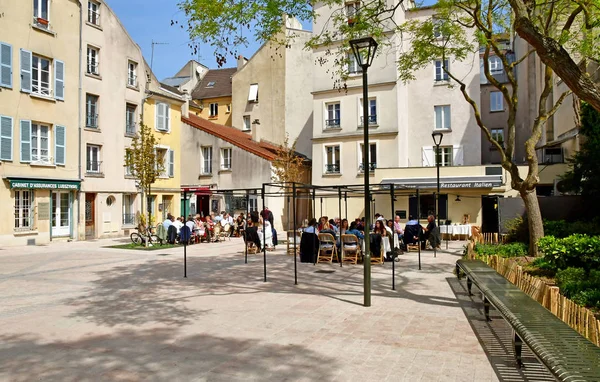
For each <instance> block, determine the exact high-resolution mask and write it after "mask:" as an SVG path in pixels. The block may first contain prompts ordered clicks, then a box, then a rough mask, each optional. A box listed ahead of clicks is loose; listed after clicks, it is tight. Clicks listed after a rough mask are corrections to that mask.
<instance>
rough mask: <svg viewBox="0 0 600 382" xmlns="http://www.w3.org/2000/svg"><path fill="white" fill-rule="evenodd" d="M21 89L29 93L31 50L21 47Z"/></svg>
mask: <svg viewBox="0 0 600 382" xmlns="http://www.w3.org/2000/svg"><path fill="white" fill-rule="evenodd" d="M21 91H22V92H24V93H31V52H30V51H28V50H23V49H21Z"/></svg>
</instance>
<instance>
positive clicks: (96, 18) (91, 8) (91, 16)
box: [88, 1, 100, 25]
mask: <svg viewBox="0 0 600 382" xmlns="http://www.w3.org/2000/svg"><path fill="white" fill-rule="evenodd" d="M88 22H89V23H90V24H94V25H100V4H98V3H96V2H95V1H88Z"/></svg>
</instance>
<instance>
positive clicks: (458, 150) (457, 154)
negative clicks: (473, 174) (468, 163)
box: [452, 145, 464, 166]
mask: <svg viewBox="0 0 600 382" xmlns="http://www.w3.org/2000/svg"><path fill="white" fill-rule="evenodd" d="M452 154H453V155H454V158H452V165H454V166H462V165H464V163H463V162H464V159H463V157H464V155H463V147H462V146H458V145H455V146H453V147H452Z"/></svg>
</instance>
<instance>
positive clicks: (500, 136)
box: [490, 129, 504, 145]
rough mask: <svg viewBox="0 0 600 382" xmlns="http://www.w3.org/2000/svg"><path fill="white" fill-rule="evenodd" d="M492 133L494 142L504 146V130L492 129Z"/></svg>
mask: <svg viewBox="0 0 600 382" xmlns="http://www.w3.org/2000/svg"><path fill="white" fill-rule="evenodd" d="M490 132H491V133H492V139H493V140H495V141H496V142H498V143H499V144H501V145H502V144H504V129H492V130H491V131H490Z"/></svg>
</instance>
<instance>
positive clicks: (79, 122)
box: [76, 0, 85, 237]
mask: <svg viewBox="0 0 600 382" xmlns="http://www.w3.org/2000/svg"><path fill="white" fill-rule="evenodd" d="M82 1H83V0H79V1H77V5H79V89H78V98H77V120H78V122H77V124H78V139H79V145H78V146H77V147H78V150H77V152H78V162H79V163H78V169H77V170H78V171H77V179H78V180H79V182H81V179H82V178H81V170H82V169H81V160H82V155H81V150H82V126H81V113H82V110H81V97H82V96H83V65H82V59H83V3H82ZM80 226H81V188H80V189H79V191H77V231H78V232H79V230H80V229H81V227H80ZM76 236H77V237H78V236H79V234H76ZM84 237H85V233H84Z"/></svg>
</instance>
